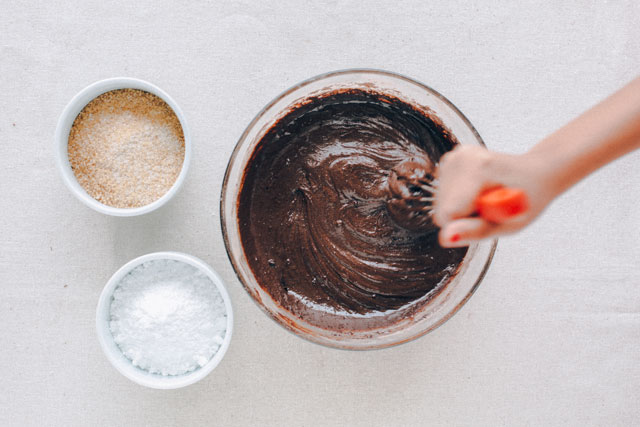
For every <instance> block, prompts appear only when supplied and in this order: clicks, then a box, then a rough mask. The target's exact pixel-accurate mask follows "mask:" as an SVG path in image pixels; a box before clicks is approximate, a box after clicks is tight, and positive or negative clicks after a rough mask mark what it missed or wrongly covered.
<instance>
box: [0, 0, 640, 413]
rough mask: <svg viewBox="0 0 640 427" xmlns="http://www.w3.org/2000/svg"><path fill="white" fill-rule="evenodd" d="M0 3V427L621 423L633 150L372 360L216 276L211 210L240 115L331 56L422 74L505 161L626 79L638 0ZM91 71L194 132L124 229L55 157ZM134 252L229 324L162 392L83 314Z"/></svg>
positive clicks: (638, 377)
mask: <svg viewBox="0 0 640 427" xmlns="http://www.w3.org/2000/svg"><path fill="white" fill-rule="evenodd" d="M1 3H2V4H1V7H0V67H1V68H0V113H1V114H0V150H1V151H0V189H1V193H0V195H1V197H0V244H1V247H0V327H1V332H0V339H1V341H0V366H2V375H1V381H0V384H1V386H0V425H2V426H5V425H98V424H102V425H119V426H124V425H131V426H137V425H189V424H205V423H206V424H210V425H225V426H232V425H272V426H284V425H292V426H312V425H337V426H343V425H344V426H371V425H376V426H377V425H382V426H400V425H402V426H420V425H427V424H434V425H509V426H513V425H634V424H635V425H638V424H639V423H640V363H639V361H640V352H639V348H640V287H639V286H638V285H640V267H639V265H638V260H639V258H640V256H639V255H640V248H639V246H640V245H639V241H640V210H639V209H638V207H639V206H640V191H639V190H638V186H639V184H640V169H639V168H638V164H639V163H638V162H639V161H640V153H635V154H632V155H630V156H627V157H626V158H624V159H622V160H619V161H617V162H615V163H614V164H612V165H610V166H608V167H607V168H605V169H603V170H601V171H599V172H597V173H596V174H594V175H592V176H591V177H589V178H588V179H587V180H586V181H584V182H582V183H581V184H579V185H578V186H577V187H575V188H573V189H572V190H571V191H569V192H568V193H567V194H565V195H564V196H562V197H561V198H560V199H558V200H557V201H556V202H555V204H553V206H551V207H550V208H549V209H548V210H547V211H546V213H545V214H544V216H543V217H542V218H540V220H539V221H538V222H536V223H535V224H534V225H532V226H531V227H529V228H528V229H526V230H525V231H524V232H522V233H521V234H519V235H517V236H514V237H510V238H505V239H502V240H501V241H500V243H499V245H498V251H497V253H496V256H495V260H494V262H493V265H492V266H491V268H490V271H489V273H488V275H487V276H486V278H485V280H484V282H483V284H482V285H481V286H480V288H479V290H478V292H477V293H476V294H475V295H474V297H473V298H471V300H470V302H469V303H468V304H467V305H466V306H465V307H464V308H463V309H462V310H461V311H460V312H459V313H458V314H457V315H456V316H455V317H454V318H453V319H452V320H450V321H449V322H448V323H447V324H446V325H444V326H443V327H442V328H440V329H438V330H437V331H435V332H434V333H432V334H430V335H428V336H426V337H423V338H422V339H419V340H417V341H415V342H412V343H409V344H406V345H403V346H400V347H397V348H392V349H388V350H383V351H375V352H345V351H338V350H332V349H328V348H323V347H320V346H318V345H314V344H311V343H308V342H305V341H303V340H301V339H299V338H297V337H295V336H293V335H291V334H289V333H287V332H286V331H284V330H283V329H282V328H280V327H279V326H278V325H276V324H275V323H273V322H272V321H271V320H269V319H268V318H267V317H266V316H265V315H264V314H263V313H262V312H261V311H260V310H259V309H258V307H257V306H256V305H255V304H254V303H253V302H252V301H251V300H250V298H249V297H248V295H247V294H246V293H245V291H244V290H243V289H242V287H241V285H240V283H239V282H238V281H237V279H236V278H235V275H234V273H233V270H232V268H231V265H230V264H229V262H228V260H227V257H226V254H225V250H224V247H223V242H222V237H221V232H220V225H219V209H218V201H219V196H220V187H221V183H222V177H223V173H224V169H225V166H226V162H227V159H228V157H229V155H230V154H231V151H232V149H233V147H234V144H235V143H236V141H237V140H238V138H239V136H240V135H241V133H242V131H243V130H244V128H245V126H246V125H247V124H248V123H249V121H250V120H251V119H252V118H253V116H254V115H255V114H256V113H257V112H258V111H259V110H260V108H262V107H263V106H264V105H265V104H266V103H267V102H269V101H270V100H271V99H272V98H273V97H274V96H276V95H277V94H278V93H280V92H281V91H283V90H285V89H286V88H288V87H289V86H291V85H293V84H295V83H297V82H299V81H301V80H303V79H306V78H308V77H311V76H313V75H316V74H319V73H321V72H325V71H331V70H336V69H341V68H350V67H375V68H382V69H387V70H390V71H395V72H399V73H402V74H405V75H408V76H411V77H413V78H415V79H417V80H419V81H422V82H424V83H426V84H428V85H430V86H432V87H434V88H435V89H437V90H438V91H440V92H441V93H443V94H444V95H445V96H447V97H448V98H449V99H450V100H451V101H453V102H454V103H455V104H456V105H457V106H458V107H459V108H460V109H461V110H462V111H463V112H464V113H465V114H466V115H467V116H468V117H469V119H470V120H471V122H472V123H473V124H474V125H475V126H476V127H477V129H478V131H479V132H480V134H481V135H482V136H483V138H484V139H485V141H486V142H487V144H488V145H489V146H490V147H491V148H493V149H496V150H501V151H507V152H514V153H517V152H523V151H524V150H526V149H527V148H528V147H531V146H532V145H533V144H535V143H536V141H538V140H539V139H540V138H542V137H544V136H545V135H547V134H549V133H550V132H552V131H553V130H554V129H555V128H557V127H558V126H560V125H562V124H564V123H565V122H567V121H568V120H569V119H571V118H572V117H574V116H575V115H577V114H578V113H580V112H581V111H583V110H585V109H587V108H588V107H590V106H591V105H593V104H594V103H596V102H598V101H599V100H601V99H603V98H604V97H605V96H606V95H607V94H609V93H611V92H612V91H614V90H616V89H617V88H619V87H620V86H622V85H623V84H624V83H626V82H627V81H629V80H631V79H632V78H633V77H635V76H636V75H637V74H638V71H639V70H640V3H638V2H637V1H633V0H629V1H615V2H590V1H573V2H557V1H542V2H541V1H535V2H508V1H505V2H493V3H494V4H493V5H492V6H489V5H488V4H489V3H491V2H482V1H476V2H464V3H465V4H464V5H463V3H462V2H461V3H459V4H455V3H456V2H452V1H444V2H437V3H433V2H423V1H414V2H389V1H376V2H364V1H357V2H325V3H324V4H322V5H321V4H319V2H309V3H306V4H305V3H302V2H297V1H287V2H277V3H275V2H273V4H268V3H271V2H248V1H234V2H225V3H223V2H195V1H194V2H184V3H185V4H179V2H174V1H168V0H162V1H151V2H145V1H136V2H131V1H121V2H104V1H82V2H49V1H41V2H37V1H34V2H18V1H8V0H2V1H1ZM107 3H109V4H107ZM116 3H117V4H116ZM263 3H264V4H263ZM467 3H468V4H467ZM114 76H131V77H138V78H142V79H145V80H148V81H150V82H152V83H155V84H157V85H159V86H160V87H161V88H163V89H165V90H166V91H167V92H168V93H169V94H171V95H172V96H173V97H174V99H175V100H176V101H177V102H178V104H180V105H181V107H182V108H183V110H184V111H185V113H186V116H187V119H188V121H189V124H190V126H191V130H192V134H193V139H194V144H195V147H194V148H195V151H194V154H195V156H194V159H193V162H192V168H191V171H190V174H189V176H188V178H187V182H186V184H185V187H183V189H182V190H181V192H180V193H179V194H178V195H177V197H176V198H175V199H174V200H173V201H172V202H170V204H168V205H167V206H165V207H163V208H162V209H160V210H159V211H157V212H155V213H152V214H150V215H147V216H144V217H140V218H128V219H126V218H111V217H107V216H103V215H101V214H98V213H96V212H94V211H92V210H90V209H88V208H86V207H85V206H84V205H82V204H81V203H80V202H79V201H77V200H76V199H75V198H74V197H73V196H72V195H71V194H70V192H69V191H68V190H67V189H66V187H64V185H63V183H62V180H61V179H60V177H59V176H58V173H57V170H56V169H55V164H54V157H53V149H52V145H53V132H54V128H55V125H56V121H57V119H58V115H59V114H60V112H61V111H62V109H63V108H64V106H65V105H66V103H67V102H68V101H69V100H70V99H71V98H72V97H73V96H74V95H75V94H76V93H77V92H78V91H79V90H81V89H82V88H83V87H85V86H86V85H88V84H90V83H92V82H94V81H96V80H100V79H103V78H107V77H114ZM157 250H177V251H184V252H187V253H190V254H193V255H196V256H198V257H201V258H202V259H204V260H205V261H206V262H208V263H209V264H211V265H212V266H213V267H214V268H215V269H216V270H218V271H219V272H220V274H221V275H222V277H223V278H224V280H225V281H226V283H227V285H228V289H229V292H230V294H231V296H232V298H233V303H234V307H235V312H236V316H237V317H236V323H235V327H236V329H235V335H234V338H233V341H232V343H231V347H230V349H229V352H228V353H227V356H226V357H225V359H224V360H223V361H222V363H221V364H220V366H219V367H218V368H217V369H216V370H215V371H214V372H213V373H212V374H211V375H209V376H208V377H207V378H206V379H205V380H203V381H202V382H200V383H198V384H196V385H193V386H190V387H188V388H186V389H182V390H176V391H157V390H150V389H145V388H143V387H140V386H138V385H136V384H134V383H132V382H130V381H129V380H127V379H126V378H124V377H122V376H121V375H120V374H118V373H117V372H116V371H115V370H114V369H113V368H112V367H111V365H110V364H109V363H108V362H107V359H106V358H105V357H104V355H103V354H102V351H101V349H100V347H99V345H98V342H97V339H96V333H95V327H94V317H95V307H96V303H97V300H98V295H99V294H100V291H101V290H102V287H103V285H104V284H105V282H106V281H107V279H108V278H109V277H110V276H111V274H112V273H113V272H114V271H115V270H116V269H117V268H118V267H120V266H121V265H122V264H124V263H125V262H126V261H128V260H130V259H132V258H134V257H136V256H139V255H142V254H144V253H148V252H152V251H157Z"/></svg>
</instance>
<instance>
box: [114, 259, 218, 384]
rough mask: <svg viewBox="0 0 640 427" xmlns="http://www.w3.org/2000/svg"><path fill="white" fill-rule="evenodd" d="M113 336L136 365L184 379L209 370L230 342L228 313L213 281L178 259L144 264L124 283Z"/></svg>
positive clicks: (119, 289) (116, 300)
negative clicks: (227, 337)
mask: <svg viewBox="0 0 640 427" xmlns="http://www.w3.org/2000/svg"><path fill="white" fill-rule="evenodd" d="M110 316H111V318H110V330H111V333H112V335H113V338H114V340H115V342H116V344H117V345H118V347H119V348H120V349H121V350H122V353H123V354H124V355H125V356H126V357H127V358H128V359H130V360H131V361H132V362H133V364H134V365H136V366H138V367H140V368H141V369H144V370H147V371H149V372H151V373H156V374H161V375H180V374H185V373H187V372H190V371H193V370H195V369H197V368H199V367H202V366H204V365H205V364H206V363H207V362H208V361H209V360H210V359H211V358H212V357H213V355H214V354H215V353H216V352H217V351H218V349H219V348H220V345H221V344H222V342H223V340H224V336H225V333H226V324H227V313H226V309H225V305H224V300H223V299H222V296H221V295H220V292H219V291H218V289H217V287H216V286H215V284H214V283H213V282H212V281H211V279H210V278H209V277H208V276H207V275H206V274H204V273H203V272H201V271H200V270H198V269H197V268H195V267H193V266H191V265H189V264H187V263H184V262H181V261H176V260H169V259H160V260H151V261H147V262H145V263H143V264H140V265H139V266H137V267H136V268H134V269H133V270H132V271H131V272H130V273H129V274H127V275H126V276H125V277H124V278H123V279H122V280H121V281H120V283H119V284H118V286H117V287H116V289H115V291H114V293H113V300H112V302H111V306H110Z"/></svg>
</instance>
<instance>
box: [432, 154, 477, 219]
mask: <svg viewBox="0 0 640 427" xmlns="http://www.w3.org/2000/svg"><path fill="white" fill-rule="evenodd" d="M469 155H470V154H469V153H468V152H467V151H465V150H462V149H457V150H454V151H452V152H449V153H447V154H445V156H443V160H442V162H441V164H440V167H439V168H438V180H439V184H438V191H437V192H436V194H435V203H434V208H433V218H434V222H435V223H436V224H437V225H439V226H441V227H443V226H445V225H446V224H447V223H448V222H450V221H453V220H455V219H457V218H464V217H467V216H470V215H471V214H472V213H473V212H474V210H475V199H476V196H477V195H478V193H479V192H480V191H481V189H482V185H483V183H482V180H481V179H479V177H478V176H476V175H477V171H476V170H475V168H472V167H468V166H469V165H468V163H469V161H468V159H466V158H467V157H469Z"/></svg>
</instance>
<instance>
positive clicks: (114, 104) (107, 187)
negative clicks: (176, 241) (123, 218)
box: [67, 89, 185, 208]
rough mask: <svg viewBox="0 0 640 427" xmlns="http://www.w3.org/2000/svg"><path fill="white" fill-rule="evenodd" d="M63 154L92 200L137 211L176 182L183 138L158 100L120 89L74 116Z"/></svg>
mask: <svg viewBox="0 0 640 427" xmlns="http://www.w3.org/2000/svg"><path fill="white" fill-rule="evenodd" d="M67 151H68V156H69V163H70V164H71V168H72V170H73V173H74V175H75V177H76V179H77V180H78V183H79V184H80V185H81V186H82V187H83V188H84V189H85V190H86V191H87V193H89V195H90V196H91V197H93V198H94V199H96V200H97V201H99V202H101V203H103V204H105V205H108V206H112V207H116V208H137V207H141V206H145V205H148V204H150V203H152V202H154V201H156V200H158V199H159V198H160V197H162V196H163V195H164V194H165V193H166V192H167V191H168V190H169V189H170V188H171V186H172V185H173V184H174V183H175V181H176V179H177V178H178V175H179V174H180V171H181V169H182V164H183V161H184V155H185V146H184V134H183V130H182V127H181V125H180V121H179V120H178V117H177V116H176V114H175V113H174V112H173V110H172V109H171V107H169V105H167V103H166V102H164V101H163V100H162V99H160V98H159V97H157V96H155V95H153V94H151V93H148V92H145V91H142V90H138V89H118V90H112V91H109V92H106V93H103V94H102V95H100V96H98V97H97V98H95V99H94V100H92V101H91V102H90V103H89V104H87V106H86V107H85V108H84V109H83V110H82V111H81V112H80V114H78V116H77V117H76V119H75V121H74V122H73V126H72V127H71V131H70V132H69V142H68V147H67Z"/></svg>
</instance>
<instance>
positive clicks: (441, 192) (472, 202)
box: [433, 146, 555, 247]
mask: <svg viewBox="0 0 640 427" xmlns="http://www.w3.org/2000/svg"><path fill="white" fill-rule="evenodd" d="M540 160H542V159H540V158H539V156H536V155H535V154H524V155H509V154H501V153H494V152H491V151H488V150H486V149H485V148H481V147H470V146H462V147H458V148H457V149H455V150H453V151H452V152H449V153H447V154H445V155H444V156H443V157H442V159H441V160H440V166H439V167H438V170H437V178H438V181H439V184H438V190H437V192H436V195H435V204H434V217H433V219H434V222H435V223H436V224H437V225H438V226H440V227H441V230H440V234H439V240H440V245H441V246H443V247H460V246H468V245H469V244H470V243H471V242H473V241H475V240H480V239H485V238H491V237H496V236H499V235H503V234H508V233H513V232H515V231H518V230H520V229H521V228H523V227H525V226H526V225H527V224H529V223H530V222H531V221H533V220H534V219H535V218H536V217H537V216H538V215H539V214H540V212H542V210H544V208H545V207H546V206H547V205H548V204H549V202H550V201H551V200H552V199H553V197H554V195H555V192H554V186H553V183H548V182H547V180H545V173H544V166H543V163H542V162H541V161H540ZM498 187H508V188H517V189H521V190H522V191H524V193H525V195H526V197H527V202H528V203H527V205H528V206H527V209H526V210H525V211H524V212H522V213H520V214H518V215H515V216H513V217H511V218H505V219H501V220H499V222H491V221H488V220H486V219H485V218H483V217H481V216H479V215H478V212H477V205H476V201H477V200H478V198H479V197H480V196H481V195H482V194H483V193H484V192H486V191H487V190H490V189H494V188H498Z"/></svg>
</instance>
